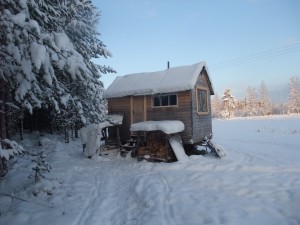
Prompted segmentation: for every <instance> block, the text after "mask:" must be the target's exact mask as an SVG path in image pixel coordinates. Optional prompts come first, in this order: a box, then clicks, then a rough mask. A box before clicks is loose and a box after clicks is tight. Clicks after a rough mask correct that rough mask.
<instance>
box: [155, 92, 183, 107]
mask: <svg viewBox="0 0 300 225" xmlns="http://www.w3.org/2000/svg"><path fill="white" fill-rule="evenodd" d="M152 99H153V100H152V101H153V107H160V106H174V105H175V106H176V105H177V95H176V94H172V95H166V94H163V95H155V96H153V98H152Z"/></svg>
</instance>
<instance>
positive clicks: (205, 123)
mask: <svg viewBox="0 0 300 225" xmlns="http://www.w3.org/2000/svg"><path fill="white" fill-rule="evenodd" d="M205 73H206V71H205V70H204V71H203V72H202V75H200V76H199V78H198V81H197V84H196V86H197V85H198V86H203V87H207V88H208V89H209V86H208V78H207V76H206V75H205ZM209 90H210V89H209ZM208 109H209V113H208V114H205V115H198V114H197V103H196V87H195V88H194V89H193V91H192V120H193V123H192V124H193V138H192V139H193V143H198V142H200V141H202V140H203V139H204V138H205V137H208V136H209V135H210V134H211V133H212V117H211V100H210V91H209V97H208Z"/></svg>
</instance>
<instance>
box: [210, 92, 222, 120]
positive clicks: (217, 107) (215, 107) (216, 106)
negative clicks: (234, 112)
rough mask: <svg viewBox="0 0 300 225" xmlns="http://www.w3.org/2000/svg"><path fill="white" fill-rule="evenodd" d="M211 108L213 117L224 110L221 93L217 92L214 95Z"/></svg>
mask: <svg viewBox="0 0 300 225" xmlns="http://www.w3.org/2000/svg"><path fill="white" fill-rule="evenodd" d="M211 110H212V116H213V117H219V116H220V114H221V110H222V100H221V99H220V98H219V95H218V94H217V93H215V95H214V97H213V98H212V100H211Z"/></svg>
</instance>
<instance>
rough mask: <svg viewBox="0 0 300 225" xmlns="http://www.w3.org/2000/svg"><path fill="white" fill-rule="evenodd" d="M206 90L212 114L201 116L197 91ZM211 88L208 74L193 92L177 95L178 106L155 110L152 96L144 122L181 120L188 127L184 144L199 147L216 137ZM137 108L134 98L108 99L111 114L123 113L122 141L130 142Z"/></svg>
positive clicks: (201, 77) (146, 97)
mask: <svg viewBox="0 0 300 225" xmlns="http://www.w3.org/2000/svg"><path fill="white" fill-rule="evenodd" d="M197 86H201V87H205V88H207V90H208V110H209V112H208V113H207V114H198V113H197V103H196V87H197ZM211 90H212V89H211V87H210V83H209V80H208V76H207V74H206V71H205V70H203V71H202V74H201V75H199V78H198V80H197V83H196V85H195V87H194V89H193V90H190V91H183V92H178V93H177V101H178V105H177V106H169V107H152V96H151V95H148V96H144V108H145V109H146V110H145V112H144V120H180V121H182V122H183V123H184V125H185V130H184V131H183V132H182V134H181V136H182V141H183V143H185V144H197V143H199V142H200V141H202V140H203V139H204V138H205V137H208V136H209V135H210V134H211V133H212V119H211V99H210V95H211ZM132 107H133V97H131V96H127V97H122V98H110V99H108V112H109V113H120V114H123V115H124V118H123V124H122V126H121V127H120V137H121V140H122V141H124V140H128V139H129V138H130V125H131V123H132V121H133V114H132V111H131V108H132Z"/></svg>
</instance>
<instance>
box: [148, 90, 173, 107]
mask: <svg viewBox="0 0 300 225" xmlns="http://www.w3.org/2000/svg"><path fill="white" fill-rule="evenodd" d="M171 95H175V96H176V105H170V96H171ZM166 96H167V97H168V105H162V99H161V98H162V97H166ZM156 97H160V105H159V106H155V105H154V100H155V98H156ZM151 105H152V108H168V107H177V106H178V93H168V94H155V95H152V100H151Z"/></svg>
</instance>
